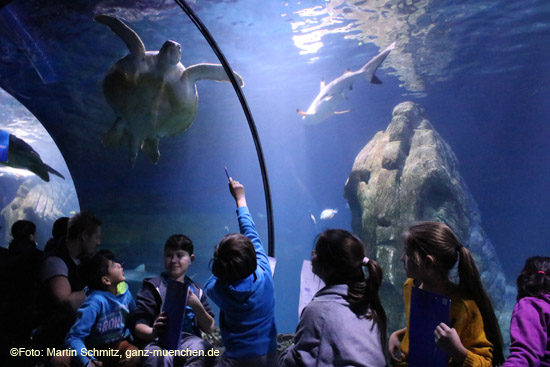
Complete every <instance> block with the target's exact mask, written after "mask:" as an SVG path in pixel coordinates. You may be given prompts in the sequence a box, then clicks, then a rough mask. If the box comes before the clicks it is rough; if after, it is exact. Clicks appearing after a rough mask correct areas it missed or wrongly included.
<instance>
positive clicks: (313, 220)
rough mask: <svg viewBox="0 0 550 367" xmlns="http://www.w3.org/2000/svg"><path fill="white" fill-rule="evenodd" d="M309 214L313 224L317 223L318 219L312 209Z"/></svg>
mask: <svg viewBox="0 0 550 367" xmlns="http://www.w3.org/2000/svg"><path fill="white" fill-rule="evenodd" d="M309 216H310V217H311V221H312V222H313V224H317V219H316V218H315V215H313V213H312V212H311V210H310V211H309Z"/></svg>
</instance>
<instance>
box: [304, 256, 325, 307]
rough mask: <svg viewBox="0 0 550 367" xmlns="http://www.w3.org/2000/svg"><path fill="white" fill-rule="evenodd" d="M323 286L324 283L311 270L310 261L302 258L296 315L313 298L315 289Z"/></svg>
mask: <svg viewBox="0 0 550 367" xmlns="http://www.w3.org/2000/svg"><path fill="white" fill-rule="evenodd" d="M324 286H325V283H324V282H323V281H322V280H321V278H319V277H318V276H317V275H315V274H313V271H311V261H309V260H304V262H303V263H302V272H301V273H300V300H299V301H298V317H300V315H301V314H302V310H303V309H304V307H306V306H307V305H308V303H309V302H311V300H312V299H313V296H314V295H315V293H317V291H318V290H319V289H321V288H323V287H324Z"/></svg>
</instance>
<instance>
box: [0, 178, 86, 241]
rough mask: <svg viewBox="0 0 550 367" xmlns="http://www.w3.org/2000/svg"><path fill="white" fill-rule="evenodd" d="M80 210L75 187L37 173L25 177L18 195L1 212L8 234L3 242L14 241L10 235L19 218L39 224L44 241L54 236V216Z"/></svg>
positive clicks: (38, 236)
mask: <svg viewBox="0 0 550 367" xmlns="http://www.w3.org/2000/svg"><path fill="white" fill-rule="evenodd" d="M71 211H78V200H77V198H76V195H75V193H74V189H72V188H70V186H69V184H66V183H65V182H63V181H59V180H54V181H51V182H50V183H45V182H43V181H41V180H40V178H38V176H31V177H29V178H28V179H26V180H25V181H24V182H23V183H22V184H21V186H19V189H17V193H16V194H15V198H14V199H13V200H12V201H11V202H10V203H8V204H7V205H6V206H5V207H4V209H2V211H1V212H0V215H2V216H3V217H4V223H3V224H2V226H4V225H5V228H6V238H5V244H4V246H7V245H8V244H9V242H10V241H11V235H9V233H10V230H9V228H11V226H12V224H13V223H15V222H16V221H18V220H20V219H25V220H30V221H31V222H33V223H35V224H36V232H37V238H38V243H39V245H40V246H42V245H44V244H45V243H46V241H47V240H48V238H50V237H51V230H52V226H53V223H54V222H55V220H56V219H57V218H59V217H62V216H69V215H70V212H71Z"/></svg>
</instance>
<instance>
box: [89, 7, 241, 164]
mask: <svg viewBox="0 0 550 367" xmlns="http://www.w3.org/2000/svg"><path fill="white" fill-rule="evenodd" d="M94 20H95V21H96V22H98V23H101V24H104V25H106V26H108V27H109V28H111V30H112V31H113V32H114V33H115V34H116V35H117V36H119V37H120V38H121V39H122V40H123V41H124V43H126V46H127V47H128V50H130V54H128V55H127V56H125V57H124V58H122V59H120V60H118V61H117V62H116V63H115V65H114V66H113V67H112V68H111V69H110V70H109V72H108V73H107V75H106V76H105V79H104V81H103V93H104V95H105V99H106V100H107V103H109V105H110V106H111V108H112V109H113V110H114V112H115V114H116V116H117V117H116V120H115V122H114V124H113V126H112V127H111V128H110V129H109V131H107V133H105V135H104V136H103V139H102V141H103V143H104V144H105V145H106V146H109V147H116V146H119V145H120V144H122V143H124V142H125V140H127V141H128V143H129V145H130V161H131V163H132V165H134V163H135V160H136V158H137V154H138V149H139V147H140V146H141V149H142V150H143V151H144V152H145V154H147V156H148V157H149V159H151V161H153V162H154V163H157V162H158V159H159V156H160V153H159V149H158V147H159V139H160V138H162V137H164V136H174V135H177V134H179V133H181V132H183V131H185V130H187V129H188V128H190V127H191V125H192V124H193V120H194V119H195V115H196V114H197V109H198V102H199V99H198V94H197V87H196V82H197V81H198V80H201V79H211V80H216V81H229V77H228V75H227V74H226V72H225V70H224V68H223V66H222V65H219V64H196V65H192V66H189V67H187V68H186V67H184V66H183V65H182V63H181V62H180V57H181V46H180V44H179V43H177V42H175V41H171V40H168V41H166V42H165V43H164V45H163V46H162V48H161V49H160V50H159V51H145V46H144V44H143V42H142V41H141V39H140V37H139V36H138V34H137V33H136V32H135V31H134V30H132V29H131V28H130V27H128V26H127V25H126V24H125V23H124V22H122V21H121V20H120V19H118V18H116V17H112V16H108V15H98V16H96V17H94ZM234 75H235V78H236V79H237V82H238V83H239V84H240V85H241V86H243V85H244V83H243V79H242V78H241V76H240V75H238V74H237V73H234Z"/></svg>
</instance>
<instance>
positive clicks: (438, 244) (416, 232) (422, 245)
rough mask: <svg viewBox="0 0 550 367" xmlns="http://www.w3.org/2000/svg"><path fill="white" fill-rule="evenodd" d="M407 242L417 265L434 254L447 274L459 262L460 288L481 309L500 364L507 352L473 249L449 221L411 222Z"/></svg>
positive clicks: (494, 356) (494, 362) (405, 240)
mask: <svg viewBox="0 0 550 367" xmlns="http://www.w3.org/2000/svg"><path fill="white" fill-rule="evenodd" d="M404 242H405V252H406V254H407V256H408V257H409V258H410V259H411V260H412V261H413V262H414V263H415V264H417V265H420V264H422V258H424V257H426V256H427V255H431V256H433V257H434V258H435V259H437V262H438V263H439V264H441V270H442V271H444V272H445V273H446V274H448V273H449V271H450V270H451V269H452V268H453V267H454V265H455V264H456V262H457V261H458V276H459V284H458V287H459V289H460V291H461V293H462V294H464V295H466V296H467V297H469V298H470V299H472V300H474V301H475V303H476V305H477V307H478V308H479V311H480V312H481V316H482V318H483V325H484V329H485V334H486V335H487V339H489V341H490V342H491V343H492V344H493V365H494V366H499V365H501V364H502V363H503V362H504V355H503V352H502V345H503V342H502V334H501V332H500V326H499V325H498V320H497V318H496V316H495V311H494V309H493V305H492V303H491V300H490V299H489V297H488V296H487V293H485V290H484V289H483V284H482V283H481V278H480V276H479V271H478V270H477V266H476V264H475V261H474V258H473V257H472V254H471V253H470V251H469V250H468V249H467V248H466V247H464V246H463V245H462V244H461V243H460V242H459V241H458V239H457V238H456V236H455V234H454V233H453V231H452V230H451V229H450V228H449V227H448V226H447V225H446V224H444V223H439V222H414V223H412V224H411V225H410V226H409V229H408V230H407V231H406V232H405V234H404Z"/></svg>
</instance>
